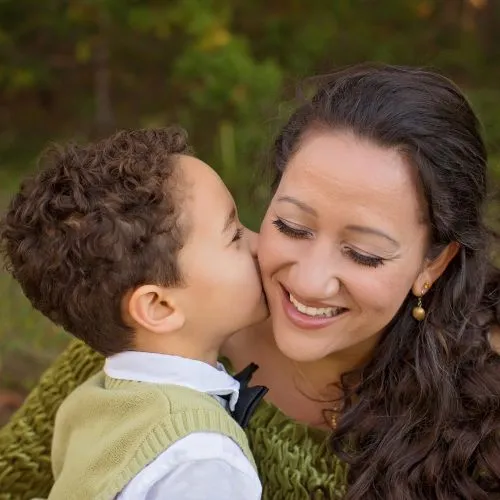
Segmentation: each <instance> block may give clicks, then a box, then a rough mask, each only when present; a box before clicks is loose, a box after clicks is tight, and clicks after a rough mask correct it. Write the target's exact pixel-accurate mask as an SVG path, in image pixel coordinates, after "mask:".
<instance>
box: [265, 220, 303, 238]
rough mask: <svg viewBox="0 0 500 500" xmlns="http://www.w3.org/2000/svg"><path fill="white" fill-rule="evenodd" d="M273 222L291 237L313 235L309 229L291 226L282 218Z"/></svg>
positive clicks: (281, 231) (278, 228) (279, 229)
mask: <svg viewBox="0 0 500 500" xmlns="http://www.w3.org/2000/svg"><path fill="white" fill-rule="evenodd" d="M272 224H273V226H274V227H275V228H276V229H277V230H278V231H279V232H280V233H282V234H284V235H285V236H288V237H289V238H295V239H304V238H310V237H311V236H312V234H311V233H310V232H309V231H306V230H305V229H297V228H295V227H292V226H289V225H288V224H286V223H285V222H284V221H283V220H282V219H280V218H277V219H275V220H273V222H272Z"/></svg>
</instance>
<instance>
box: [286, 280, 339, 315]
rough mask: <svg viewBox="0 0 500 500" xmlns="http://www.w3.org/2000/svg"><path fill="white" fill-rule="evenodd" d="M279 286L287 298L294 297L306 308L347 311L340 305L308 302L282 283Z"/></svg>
mask: <svg viewBox="0 0 500 500" xmlns="http://www.w3.org/2000/svg"><path fill="white" fill-rule="evenodd" d="M278 284H279V286H280V287H281V289H282V290H283V293H284V294H285V295H286V297H287V298H288V297H289V296H290V295H292V296H293V298H294V299H295V300H296V301H297V302H300V303H301V304H303V305H304V306H306V307H315V308H316V309H321V308H328V307H336V308H341V309H346V308H344V307H342V306H338V305H332V304H324V303H321V302H308V301H307V300H303V299H302V298H301V297H300V296H299V295H295V294H294V293H292V292H290V290H288V288H286V287H285V286H284V285H282V284H281V283H278Z"/></svg>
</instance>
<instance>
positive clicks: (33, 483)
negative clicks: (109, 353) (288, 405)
mask: <svg viewBox="0 0 500 500" xmlns="http://www.w3.org/2000/svg"><path fill="white" fill-rule="evenodd" d="M102 364H103V359H102V357H101V356H99V355H98V354H95V353H94V352H92V351H91V350H90V349H89V348H88V347H86V346H85V345H84V344H82V343H81V342H78V341H73V342H72V343H71V344H70V346H69V347H68V349H66V351H65V352H64V353H63V354H62V355H61V356H60V357H59V358H58V360H57V361H56V362H55V363H54V364H53V365H52V366H51V367H50V368H49V369H48V370H47V372H46V373H45V374H44V376H43V377H42V378H41V380H40V382H39V383H38V385H37V386H36V387H35V389H34V390H33V391H32V393H31V394H30V395H29V397H28V399H27V400H26V402H25V404H24V405H23V407H22V408H21V409H20V410H19V411H18V412H17V413H16V414H15V415H14V417H13V418H12V419H11V421H10V422H9V424H8V425H7V426H5V427H4V428H3V429H0V500H30V499H32V498H33V497H47V495H48V493H49V491H50V488H51V487H52V483H53V479H52V473H51V463H50V447H51V441H52V433H53V421H54V417H55V413H56V411H57V409H58V408H59V405H60V404H61V402H62V401H63V400H64V398H65V397H66V396H67V395H68V394H69V393H71V391H73V390H74V389H75V388H76V386H77V385H79V384H81V383H82V382H83V381H85V380H86V379H88V378H89V377H90V376H91V375H93V374H94V373H96V372H97V371H99V370H100V369H101V368H102ZM247 435H248V438H249V442H250V448H251V450H252V452H253V455H254V458H255V461H256V463H257V468H258V471H259V476H260V479H261V481H262V483H263V496H262V498H263V500H305V499H312V500H331V499H338V498H342V497H343V496H344V493H345V488H346V483H347V467H346V466H345V464H343V463H341V462H340V461H339V460H337V459H336V458H335V456H334V455H333V454H332V452H331V451H330V450H329V449H328V444H327V436H326V435H325V434H324V433H322V432H320V431H317V430H314V429H311V428H310V427H307V426H305V425H302V424H298V423H296V422H294V421H293V420H291V419H289V418H288V417H286V416H285V415H284V414H283V413H282V412H281V411H280V410H279V409H278V408H276V407H274V406H272V405H270V404H269V403H267V402H265V401H264V402H262V403H261V404H260V406H259V408H258V409H257V411H256V412H255V414H254V416H253V418H252V420H251V422H250V426H249V429H248V432H247Z"/></svg>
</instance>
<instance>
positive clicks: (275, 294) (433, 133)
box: [0, 66, 500, 500]
mask: <svg viewBox="0 0 500 500" xmlns="http://www.w3.org/2000/svg"><path fill="white" fill-rule="evenodd" d="M274 152H275V161H274V169H275V182H274V185H273V188H274V196H273V199H272V201H271V204H270V206H269V209H268V211H267V214H266V216H265V218H264V221H263V223H262V228H261V236H260V249H259V261H260V265H261V269H262V279H263V283H264V287H265V291H266V294H267V297H268V301H269V307H270V310H271V321H270V322H269V323H266V324H263V325H261V326H260V327H259V328H255V329H252V330H249V331H244V332H241V333H239V334H238V335H236V336H234V337H233V338H232V339H231V341H230V343H229V344H228V345H227V346H226V352H225V353H224V354H225V355H226V356H227V357H228V358H229V359H230V361H231V363H232V366H233V368H234V369H235V370H239V369H240V368H243V367H244V366H246V365H247V364H248V363H249V362H251V361H254V362H256V363H258V364H259V365H260V367H261V368H260V370H259V371H258V372H257V374H256V376H255V378H254V381H253V382H254V383H256V384H257V383H259V384H265V385H267V386H268V387H269V388H270V392H269V396H268V400H267V402H265V403H264V404H262V405H261V407H260V408H259V409H258V411H257V413H256V415H255V417H254V418H253V420H252V423H251V426H250V429H249V436H250V441H251V445H252V447H253V452H254V454H255V458H256V461H257V463H258V464H259V470H260V474H261V478H262V481H263V483H264V498H266V499H271V498H272V499H280V498H283V499H290V500H293V499H297V500H302V499H304V498H314V499H322V498H325V499H326V498H339V497H343V496H344V495H345V494H346V497H347V498H350V499H359V498H363V499H380V498H384V499H398V500H401V499H440V500H445V499H457V498H461V499H471V498H474V499H483V498H484V499H486V498H495V496H494V495H495V494H496V495H499V494H500V441H499V431H500V403H499V401H500V356H499V355H498V349H499V340H498V339H499V334H498V315H497V303H498V300H499V293H498V274H497V271H496V270H495V269H494V268H493V266H492V265H491V264H490V262H489V260H488V238H487V233H486V229H485V227H484V225H483V222H482V212H483V208H484V201H485V196H486V152H485V149H484V145H483V141H482V139H481V136H480V133H479V131H478V122H477V119H476V117H475V116H474V114H473V112H472V110H471V109H470V107H469V105H468V104H467V102H466V100H465V99H464V97H463V96H462V94H461V93H460V92H459V91H458V90H457V89H456V87H454V86H453V85H452V84H451V83H450V82H449V81H448V80H446V79H445V78H443V77H441V76H438V75H436V74H434V73H429V72H425V71H422V70H419V69H409V68H398V67H390V66H380V67H365V66H361V67H360V66H358V67H353V68H350V69H348V70H345V71H342V72H339V73H337V74H335V75H333V76H331V77H330V78H329V79H327V80H326V81H325V82H323V83H322V84H320V86H319V90H318V91H317V93H316V94H315V95H314V97H313V98H312V99H311V100H310V101H306V102H305V103H303V104H302V105H301V106H299V107H298V109H297V110H296V112H295V113H294V114H293V115H292V117H291V118H290V120H289V121H288V123H287V124H286V125H285V127H284V128H283V130H282V132H281V134H280V135H279V137H278V138H277V140H276V143H275V151H274ZM100 364H101V360H100V359H99V358H98V357H97V356H96V355H94V354H92V353H90V352H89V351H88V350H87V349H86V348H84V347H83V346H82V345H80V344H73V345H72V346H70V348H69V349H68V350H67V351H66V352H65V353H64V354H63V355H62V357H61V358H60V359H59V361H57V362H56V363H55V364H54V366H53V367H52V368H51V369H50V370H49V371H48V373H47V374H46V375H45V376H44V378H43V379H42V381H41V382H40V384H39V386H38V387H37V388H36V389H35V391H34V392H33V393H32V395H31V396H30V398H29V399H28V401H27V403H26V405H25V407H24V408H23V409H21V410H20V412H19V413H18V415H17V416H16V417H15V418H14V419H13V421H12V422H11V424H10V426H9V427H7V428H6V429H4V430H3V431H2V433H1V440H0V447H1V450H2V453H1V455H3V457H2V458H0V469H2V470H3V469H5V468H6V464H9V465H8V469H7V473H6V475H5V476H3V477H2V475H1V474H2V473H0V484H1V485H2V490H5V491H8V492H12V493H11V496H10V497H7V498H16V499H17V498H30V496H29V495H31V496H35V495H38V496H40V495H43V494H46V493H47V491H48V489H49V487H50V464H49V463H48V462H49V459H48V453H49V447H50V438H51V422H52V419H53V416H54V413H55V411H56V409H57V406H58V405H59V403H60V402H61V400H62V399H63V398H64V396H65V395H66V394H68V392H70V391H71V390H72V389H73V388H74V387H75V385H76V384H78V383H81V382H82V381H83V380H84V379H85V378H87V377H88V376H89V375H90V374H91V373H93V372H94V371H96V370H97V369H98V368H99V367H100ZM2 462H3V463H2ZM346 463H348V464H350V467H349V469H347V467H346V466H345V464H346ZM16 472H17V473H18V474H20V475H21V476H22V477H23V480H25V482H24V483H23V484H19V481H16V479H17V477H18V476H16V475H15V473H16ZM11 478H14V481H13V480H12V479H11ZM6 481H11V482H10V483H8V485H7V486H4V484H7V483H6ZM23 488H24V489H23ZM25 490H29V495H27V494H23V493H21V492H22V491H25Z"/></svg>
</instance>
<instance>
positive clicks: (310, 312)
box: [289, 293, 343, 318]
mask: <svg viewBox="0 0 500 500" xmlns="http://www.w3.org/2000/svg"><path fill="white" fill-rule="evenodd" d="M289 297H290V302H291V303H292V304H293V305H294V306H295V309H297V311H299V312H301V313H302V314H305V315H307V316H323V317H326V318H331V317H333V316H336V315H337V314H340V313H341V312H342V311H343V308H342V307H309V306H305V305H304V304H301V303H300V302H299V301H298V300H297V299H296V298H295V297H294V296H293V295H292V294H291V293H290V294H289Z"/></svg>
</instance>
